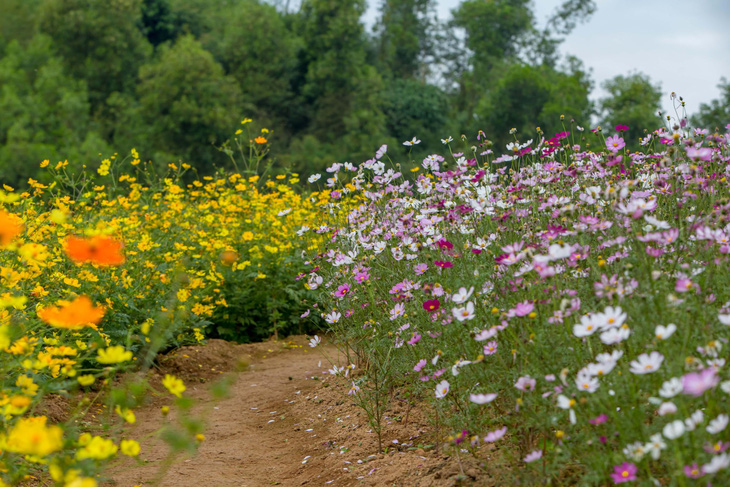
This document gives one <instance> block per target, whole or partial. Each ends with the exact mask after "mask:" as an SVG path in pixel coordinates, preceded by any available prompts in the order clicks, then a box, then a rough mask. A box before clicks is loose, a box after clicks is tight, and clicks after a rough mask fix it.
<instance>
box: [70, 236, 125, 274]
mask: <svg viewBox="0 0 730 487" xmlns="http://www.w3.org/2000/svg"><path fill="white" fill-rule="evenodd" d="M66 255H68V256H69V257H70V258H71V260H73V261H75V262H91V263H94V264H98V265H101V266H117V265H121V264H123V263H124V254H123V253H122V242H119V241H117V240H114V239H113V238H111V237H106V236H103V235H97V236H95V237H91V238H79V237H69V238H68V240H66Z"/></svg>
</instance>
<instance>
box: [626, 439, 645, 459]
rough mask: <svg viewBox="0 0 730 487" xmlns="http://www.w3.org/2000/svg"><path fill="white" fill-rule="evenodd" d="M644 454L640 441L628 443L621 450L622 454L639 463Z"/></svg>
mask: <svg viewBox="0 0 730 487" xmlns="http://www.w3.org/2000/svg"><path fill="white" fill-rule="evenodd" d="M645 453H646V451H644V444H643V443H642V442H640V441H637V442H636V443H630V444H628V445H626V447H625V448H624V449H623V454H624V455H626V456H627V457H629V458H630V459H631V460H633V461H635V462H640V461H641V459H642V458H644V454H645Z"/></svg>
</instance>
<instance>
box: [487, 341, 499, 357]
mask: <svg viewBox="0 0 730 487" xmlns="http://www.w3.org/2000/svg"><path fill="white" fill-rule="evenodd" d="M495 353H497V341H496V340H492V341H491V342H487V344H486V345H484V355H494V354H495Z"/></svg>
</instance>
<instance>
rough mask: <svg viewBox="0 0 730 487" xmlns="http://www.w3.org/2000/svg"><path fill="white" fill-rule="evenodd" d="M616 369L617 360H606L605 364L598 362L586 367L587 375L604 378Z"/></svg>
mask: <svg viewBox="0 0 730 487" xmlns="http://www.w3.org/2000/svg"><path fill="white" fill-rule="evenodd" d="M615 367H616V361H615V360H605V361H603V362H597V363H594V364H588V365H587V366H586V367H585V371H586V373H588V374H590V375H592V376H599V377H600V376H604V375H606V374H608V373H609V372H611V371H612V370H613V369H614V368H615Z"/></svg>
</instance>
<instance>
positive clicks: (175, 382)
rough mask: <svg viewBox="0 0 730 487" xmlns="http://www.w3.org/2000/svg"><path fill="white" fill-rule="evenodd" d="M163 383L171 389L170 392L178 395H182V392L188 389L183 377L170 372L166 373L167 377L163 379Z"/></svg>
mask: <svg viewBox="0 0 730 487" xmlns="http://www.w3.org/2000/svg"><path fill="white" fill-rule="evenodd" d="M162 385H163V386H165V388H166V389H167V390H168V391H170V394H173V395H175V396H177V397H182V393H183V392H185V389H187V387H185V384H184V383H183V381H182V380H181V379H178V378H177V377H175V376H174V375H170V374H165V378H164V379H162Z"/></svg>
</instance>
